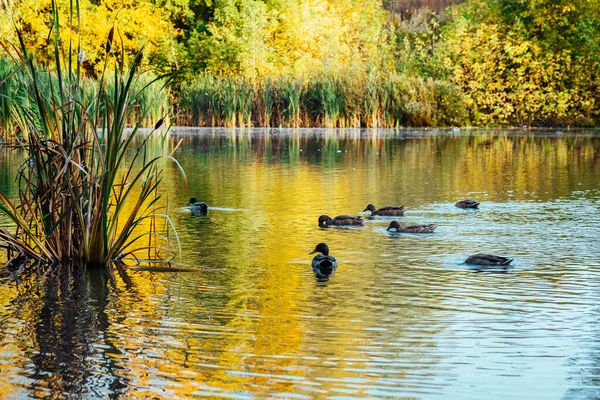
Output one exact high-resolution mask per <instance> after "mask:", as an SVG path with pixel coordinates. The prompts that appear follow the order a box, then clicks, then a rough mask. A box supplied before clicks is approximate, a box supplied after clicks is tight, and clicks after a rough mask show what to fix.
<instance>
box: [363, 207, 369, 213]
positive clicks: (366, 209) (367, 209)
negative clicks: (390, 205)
mask: <svg viewBox="0 0 600 400" xmlns="http://www.w3.org/2000/svg"><path fill="white" fill-rule="evenodd" d="M365 211H369V207H367V208H365V209H364V210H362V211H361V212H365Z"/></svg>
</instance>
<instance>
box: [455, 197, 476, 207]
mask: <svg viewBox="0 0 600 400" xmlns="http://www.w3.org/2000/svg"><path fill="white" fill-rule="evenodd" d="M455 206H456V207H458V208H479V203H478V202H476V201H475V200H471V199H467V200H461V201H457V202H456V204H455Z"/></svg>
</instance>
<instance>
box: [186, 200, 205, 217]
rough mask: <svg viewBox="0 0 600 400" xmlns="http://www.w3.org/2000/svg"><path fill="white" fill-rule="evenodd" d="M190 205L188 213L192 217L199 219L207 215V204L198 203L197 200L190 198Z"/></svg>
mask: <svg viewBox="0 0 600 400" xmlns="http://www.w3.org/2000/svg"><path fill="white" fill-rule="evenodd" d="M190 204H191V205H192V206H191V207H190V211H191V213H192V215H193V216H195V217H199V216H203V215H208V204H206V203H205V202H203V201H198V199H197V198H195V197H192V198H191V199H190Z"/></svg>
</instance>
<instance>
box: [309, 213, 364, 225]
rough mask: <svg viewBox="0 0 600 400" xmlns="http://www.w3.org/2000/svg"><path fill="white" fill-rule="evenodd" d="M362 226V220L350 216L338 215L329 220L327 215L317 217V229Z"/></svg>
mask: <svg viewBox="0 0 600 400" xmlns="http://www.w3.org/2000/svg"><path fill="white" fill-rule="evenodd" d="M362 224H363V220H362V218H360V217H352V216H350V215H338V216H337V217H335V218H331V217H330V216H329V215H321V216H320V217H319V227H321V228H328V227H330V226H360V225H362Z"/></svg>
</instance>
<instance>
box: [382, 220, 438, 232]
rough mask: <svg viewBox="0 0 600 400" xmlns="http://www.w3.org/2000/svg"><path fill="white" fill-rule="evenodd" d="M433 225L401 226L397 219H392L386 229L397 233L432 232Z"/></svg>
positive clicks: (433, 229)
mask: <svg viewBox="0 0 600 400" xmlns="http://www.w3.org/2000/svg"><path fill="white" fill-rule="evenodd" d="M435 228H436V226H435V225H406V226H402V225H400V224H399V223H398V221H392V222H391V223H390V226H388V228H387V230H388V231H390V232H398V233H401V232H402V233H433V232H434V231H435Z"/></svg>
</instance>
